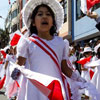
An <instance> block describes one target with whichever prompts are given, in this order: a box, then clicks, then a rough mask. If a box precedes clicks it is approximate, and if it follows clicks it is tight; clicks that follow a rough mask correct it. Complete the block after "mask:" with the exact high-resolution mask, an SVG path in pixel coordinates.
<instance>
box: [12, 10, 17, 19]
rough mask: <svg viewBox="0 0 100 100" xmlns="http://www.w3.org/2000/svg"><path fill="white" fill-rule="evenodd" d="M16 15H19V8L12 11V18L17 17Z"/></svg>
mask: <svg viewBox="0 0 100 100" xmlns="http://www.w3.org/2000/svg"><path fill="white" fill-rule="evenodd" d="M16 16H17V9H15V10H14V11H13V12H12V16H11V19H13V18H15V17H16Z"/></svg>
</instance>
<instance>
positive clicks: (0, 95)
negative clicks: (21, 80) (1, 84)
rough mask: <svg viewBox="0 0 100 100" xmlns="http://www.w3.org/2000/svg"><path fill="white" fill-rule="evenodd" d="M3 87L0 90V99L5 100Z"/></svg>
mask: <svg viewBox="0 0 100 100" xmlns="http://www.w3.org/2000/svg"><path fill="white" fill-rule="evenodd" d="M4 91H5V90H4V89H2V90H0V100H7V97H6V96H5V95H4Z"/></svg>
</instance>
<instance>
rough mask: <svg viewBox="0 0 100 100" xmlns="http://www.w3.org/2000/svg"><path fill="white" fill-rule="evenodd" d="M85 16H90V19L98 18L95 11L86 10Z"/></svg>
mask: <svg viewBox="0 0 100 100" xmlns="http://www.w3.org/2000/svg"><path fill="white" fill-rule="evenodd" d="M87 16H88V17H90V18H92V19H97V18H98V14H97V13H96V12H89V11H87Z"/></svg>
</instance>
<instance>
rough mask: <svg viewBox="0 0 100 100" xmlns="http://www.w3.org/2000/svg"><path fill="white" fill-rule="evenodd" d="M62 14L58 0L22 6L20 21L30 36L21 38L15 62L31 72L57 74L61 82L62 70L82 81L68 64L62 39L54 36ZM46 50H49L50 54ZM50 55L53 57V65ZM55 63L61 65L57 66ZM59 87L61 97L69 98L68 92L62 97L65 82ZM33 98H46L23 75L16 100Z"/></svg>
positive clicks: (60, 22) (59, 25)
mask: <svg viewBox="0 0 100 100" xmlns="http://www.w3.org/2000/svg"><path fill="white" fill-rule="evenodd" d="M63 15H64V13H63V8H62V7H61V5H60V4H59V2H58V1H57V0H29V1H28V2H27V4H26V5H25V7H24V9H23V21H24V24H25V26H26V27H27V29H28V33H29V34H30V36H31V38H30V40H28V41H27V40H25V39H21V40H20V42H19V44H20V45H18V47H17V57H18V58H17V62H16V63H17V64H19V65H20V66H21V65H25V67H26V68H28V69H30V70H31V71H35V72H38V73H42V74H45V75H49V76H52V77H56V78H58V79H59V80H61V82H62V83H63V81H62V77H61V74H60V73H61V71H62V72H63V73H64V74H65V75H66V76H68V77H71V78H72V79H75V80H78V81H82V82H85V80H84V79H82V78H81V77H78V76H77V75H76V74H75V73H73V72H72V70H71V69H70V68H69V67H68V66H67V64H66V57H67V55H66V51H67V50H66V49H68V48H66V46H65V43H64V41H63V39H62V38H60V37H58V36H55V34H57V33H58V31H59V29H60V28H61V26H62V24H63V19H64V16H63ZM32 40H34V41H35V42H34V41H32ZM41 41H42V42H41ZM38 44H39V45H38ZM40 45H41V46H40ZM41 47H42V48H44V49H46V50H43V49H42V48H41ZM45 51H48V52H49V54H50V55H52V57H51V56H50V55H48V53H47V52H45ZM52 58H53V59H55V60H56V62H57V63H56V64H55V61H54V60H53V59H52ZM57 65H58V66H61V67H59V68H58V67H57ZM58 69H60V72H59V70H58ZM13 74H14V73H13ZM75 75H76V76H75ZM13 76H14V75H12V77H13ZM13 78H14V77H13ZM61 88H62V94H63V99H64V100H69V99H68V98H69V97H68V95H67V96H65V95H66V94H67V93H66V92H65V88H64V84H63V86H61ZM33 98H34V100H49V99H48V98H47V97H46V96H44V95H43V94H42V93H41V92H40V91H39V90H38V89H37V88H36V87H35V86H33V85H32V83H31V82H30V81H28V80H26V79H25V78H23V80H22V85H21V88H20V90H19V95H18V97H17V100H33Z"/></svg>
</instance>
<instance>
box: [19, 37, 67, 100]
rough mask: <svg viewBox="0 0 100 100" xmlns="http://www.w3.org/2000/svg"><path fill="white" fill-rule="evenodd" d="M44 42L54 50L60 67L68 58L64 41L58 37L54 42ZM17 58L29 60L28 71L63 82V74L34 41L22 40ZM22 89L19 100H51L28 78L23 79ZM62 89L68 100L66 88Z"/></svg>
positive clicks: (65, 99)
mask: <svg viewBox="0 0 100 100" xmlns="http://www.w3.org/2000/svg"><path fill="white" fill-rule="evenodd" d="M32 36H37V35H32ZM42 40H43V41H44V42H45V43H46V44H47V45H48V46H49V47H50V48H52V49H53V51H54V52H55V53H56V55H57V57H58V61H59V65H61V61H62V60H64V59H66V58H67V55H66V51H67V50H66V49H68V48H66V45H65V43H64V41H63V39H62V38H60V37H58V36H54V38H53V39H52V40H45V39H42ZM37 41H38V40H37ZM38 42H39V43H40V44H41V45H42V46H43V47H44V48H46V47H45V46H44V45H43V44H42V43H41V42H40V41H38ZM46 49H47V50H48V51H49V52H51V51H50V50H49V49H48V48H46ZM51 54H52V52H51ZM52 55H53V54H52ZM17 56H22V57H24V58H26V59H27V60H26V64H25V67H26V68H27V69H30V70H31V71H34V72H38V73H41V74H45V75H49V76H52V77H55V78H58V79H59V80H60V81H61V82H62V78H61V74H60V73H59V71H58V68H57V67H56V64H55V63H54V62H53V60H52V59H51V58H50V57H49V56H48V55H47V54H46V53H45V52H44V51H43V50H42V49H41V48H40V47H39V46H37V45H36V44H35V43H33V42H32V41H30V40H28V41H27V40H25V39H21V40H20V41H19V43H18V47H17ZM53 56H54V55H53ZM48 80H49V79H48ZM48 80H47V81H48ZM20 87H21V88H20V91H19V95H18V98H17V100H33V99H34V100H49V99H48V98H47V97H46V96H44V95H43V94H42V93H41V92H40V91H39V90H38V89H37V88H36V87H35V86H33V85H32V83H31V82H30V81H29V80H27V79H26V78H23V80H22V84H21V86H20ZM61 87H62V94H63V96H64V100H68V99H67V98H66V96H65V95H66V93H65V90H64V86H63V85H62V86H61Z"/></svg>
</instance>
